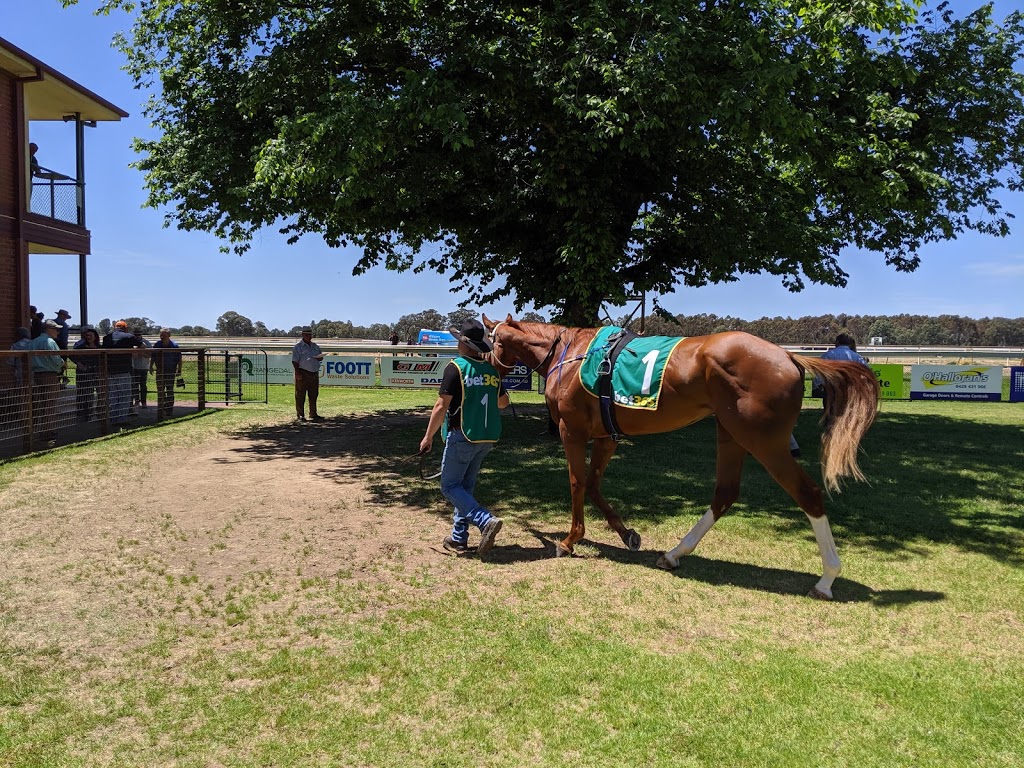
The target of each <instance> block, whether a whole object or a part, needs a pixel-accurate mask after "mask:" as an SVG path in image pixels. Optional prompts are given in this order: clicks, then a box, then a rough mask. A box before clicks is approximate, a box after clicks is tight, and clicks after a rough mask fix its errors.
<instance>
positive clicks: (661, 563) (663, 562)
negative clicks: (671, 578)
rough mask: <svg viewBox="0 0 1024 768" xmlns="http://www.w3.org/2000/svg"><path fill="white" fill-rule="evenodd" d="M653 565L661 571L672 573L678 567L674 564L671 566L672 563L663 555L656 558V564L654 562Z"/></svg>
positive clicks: (677, 564)
mask: <svg viewBox="0 0 1024 768" xmlns="http://www.w3.org/2000/svg"><path fill="white" fill-rule="evenodd" d="M655 565H656V566H658V567H659V568H661V569H662V570H663V571H674V570H675V569H676V568H678V567H679V563H675V564H674V565H673V563H672V561H671V560H669V559H668V558H667V557H665V556H664V555H662V556H661V557H659V558H658V562H656V563H655Z"/></svg>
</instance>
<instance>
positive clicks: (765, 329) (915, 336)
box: [97, 309, 1024, 347]
mask: <svg viewBox="0 0 1024 768" xmlns="http://www.w3.org/2000/svg"><path fill="white" fill-rule="evenodd" d="M477 316H478V315H477V313H476V312H474V311H472V310H469V309H456V310H454V311H452V312H449V313H447V314H443V313H441V312H438V311H437V310H436V309H426V310H423V311H422V312H416V313H413V314H409V315H403V316H402V317H400V318H399V319H398V320H397V321H396V322H394V323H391V324H388V323H374V324H372V325H355V324H354V323H353V322H352V321H351V320H327V319H323V320H311V321H310V322H309V323H308V325H309V326H310V327H311V328H312V329H313V335H314V337H316V338H318V339H372V340H378V341H383V340H386V339H388V338H389V337H390V336H391V334H392V333H396V334H398V340H399V341H400V342H401V343H403V344H405V343H415V340H416V337H417V335H418V334H419V331H420V329H421V328H427V329H430V330H447V329H448V328H457V327H458V326H459V325H461V323H462V322H463V321H464V320H465V319H467V318H472V317H477ZM123 319H124V320H125V322H127V324H128V327H129V328H141V329H142V332H143V333H145V334H156V333H157V332H159V330H160V327H161V326H160V325H159V324H158V323H156V322H155V321H153V320H151V319H149V318H148V317H126V318H123ZM517 319H520V320H526V321H539V322H544V321H546V318H545V317H543V316H542V315H539V314H537V313H536V312H527V313H525V314H523V315H521V316H519V317H518V318H517ZM614 322H615V324H616V325H623V324H626V323H628V324H629V327H630V328H631V329H632V330H634V331H636V332H638V333H639V332H640V330H641V329H640V325H641V321H640V318H639V317H636V316H634V317H632V318H630V317H628V316H622V317H620V318H618V319H616V320H615V321H614ZM643 326H644V327H643V333H644V334H645V335H647V336H704V335H706V334H709V333H718V332H721V331H747V332H748V333H752V334H754V335H755V336H760V337H761V338H763V339H767V340H768V341H772V342H775V343H776V344H831V343H832V342H833V341H835V337H836V336H837V335H838V334H840V333H848V334H850V335H851V336H853V338H854V339H856V340H857V343H858V344H865V345H866V344H869V343H870V341H871V339H872V338H880V339H881V340H882V341H881V343H882V344H901V345H947V346H957V347H975V346H980V347H1017V346H1024V317H1018V318H1006V317H986V318H982V319H981V320H975V319H973V318H970V317H960V316H959V315H939V316H938V317H929V316H926V315H846V314H838V315H817V316H809V317H798V318H792V317H762V318H760V319H759V320H743V319H741V318H738V317H731V316H729V315H726V316H719V315H715V314H704V315H675V316H674V317H673V316H672V315H669V314H668V313H664V314H657V315H654V316H651V317H647V318H644V322H643ZM110 328H111V321H110V319H108V318H104V319H103V320H101V321H100V322H99V323H98V325H97V329H98V330H99V332H100V333H101V334H105V333H108V332H109V331H110ZM301 329H302V326H301V325H293V326H292V327H291V328H289V329H287V330H285V329H283V328H267V326H266V325H265V324H264V323H262V322H260V321H259V320H256V321H253V320H250V319H249V318H248V317H245V316H244V315H240V314H239V313H238V312H225V313H224V314H223V315H221V316H220V317H218V318H217V323H216V327H215V328H214V329H213V330H210V329H208V328H204V327H203V326H201V325H183V326H181V327H180V328H172V329H171V330H172V332H173V333H174V334H175V335H177V336H253V337H267V336H272V337H288V336H291V337H295V338H298V337H299V336H300V331H301Z"/></svg>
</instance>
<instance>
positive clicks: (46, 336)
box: [29, 320, 64, 445]
mask: <svg viewBox="0 0 1024 768" xmlns="http://www.w3.org/2000/svg"><path fill="white" fill-rule="evenodd" d="M59 333H60V326H59V325H57V323H55V322H54V321H53V320H47V321H46V322H44V323H43V335H42V336H40V337H39V338H38V339H33V340H32V343H31V344H30V345H29V349H31V350H33V351H40V352H42V351H52V352H59V351H60V347H58V346H57V341H56V339H57V334H59ZM63 371H64V360H63V359H61V357H60V355H32V411H33V414H34V415H35V417H36V427H37V429H38V435H39V437H40V438H41V439H43V440H44V441H46V442H47V443H49V444H51V445H52V444H53V443H54V442H55V441H56V439H57V396H58V394H59V393H60V376H61V373H62V372H63Z"/></svg>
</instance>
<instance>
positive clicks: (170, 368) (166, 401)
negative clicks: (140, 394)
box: [150, 328, 185, 419]
mask: <svg viewBox="0 0 1024 768" xmlns="http://www.w3.org/2000/svg"><path fill="white" fill-rule="evenodd" d="M153 349H154V350H157V351H154V352H153V353H152V356H151V358H150V359H151V360H152V369H153V370H154V371H155V372H156V417H157V419H169V418H170V417H171V416H173V415H174V385H175V383H176V380H177V379H181V352H180V351H179V347H178V345H177V343H176V342H174V341H171V330H170V328H161V329H160V341H158V342H157V343H156V344H154V345H153ZM168 350H170V351H168ZM180 383H181V384H182V385H183V386H184V384H185V382H184V380H182V381H181V382H180Z"/></svg>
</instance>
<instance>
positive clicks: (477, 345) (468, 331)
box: [448, 320, 494, 355]
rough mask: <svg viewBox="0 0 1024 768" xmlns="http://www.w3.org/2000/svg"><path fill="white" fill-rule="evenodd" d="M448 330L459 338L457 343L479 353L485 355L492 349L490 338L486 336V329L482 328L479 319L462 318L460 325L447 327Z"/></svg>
mask: <svg viewBox="0 0 1024 768" xmlns="http://www.w3.org/2000/svg"><path fill="white" fill-rule="evenodd" d="M448 331H449V333H451V335H452V336H454V337H455V338H456V339H458V340H459V343H461V344H465V345H466V346H468V347H470V348H471V349H473V350H476V351H477V352H479V353H480V354H481V355H486V354H488V353H490V351H491V350H492V349H494V345H493V344H491V340H490V339H489V338H487V331H486V330H485V329H484V326H483V323H481V322H480V321H479V320H464V321H463V323H462V326H461V327H459V328H449V329H448Z"/></svg>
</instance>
